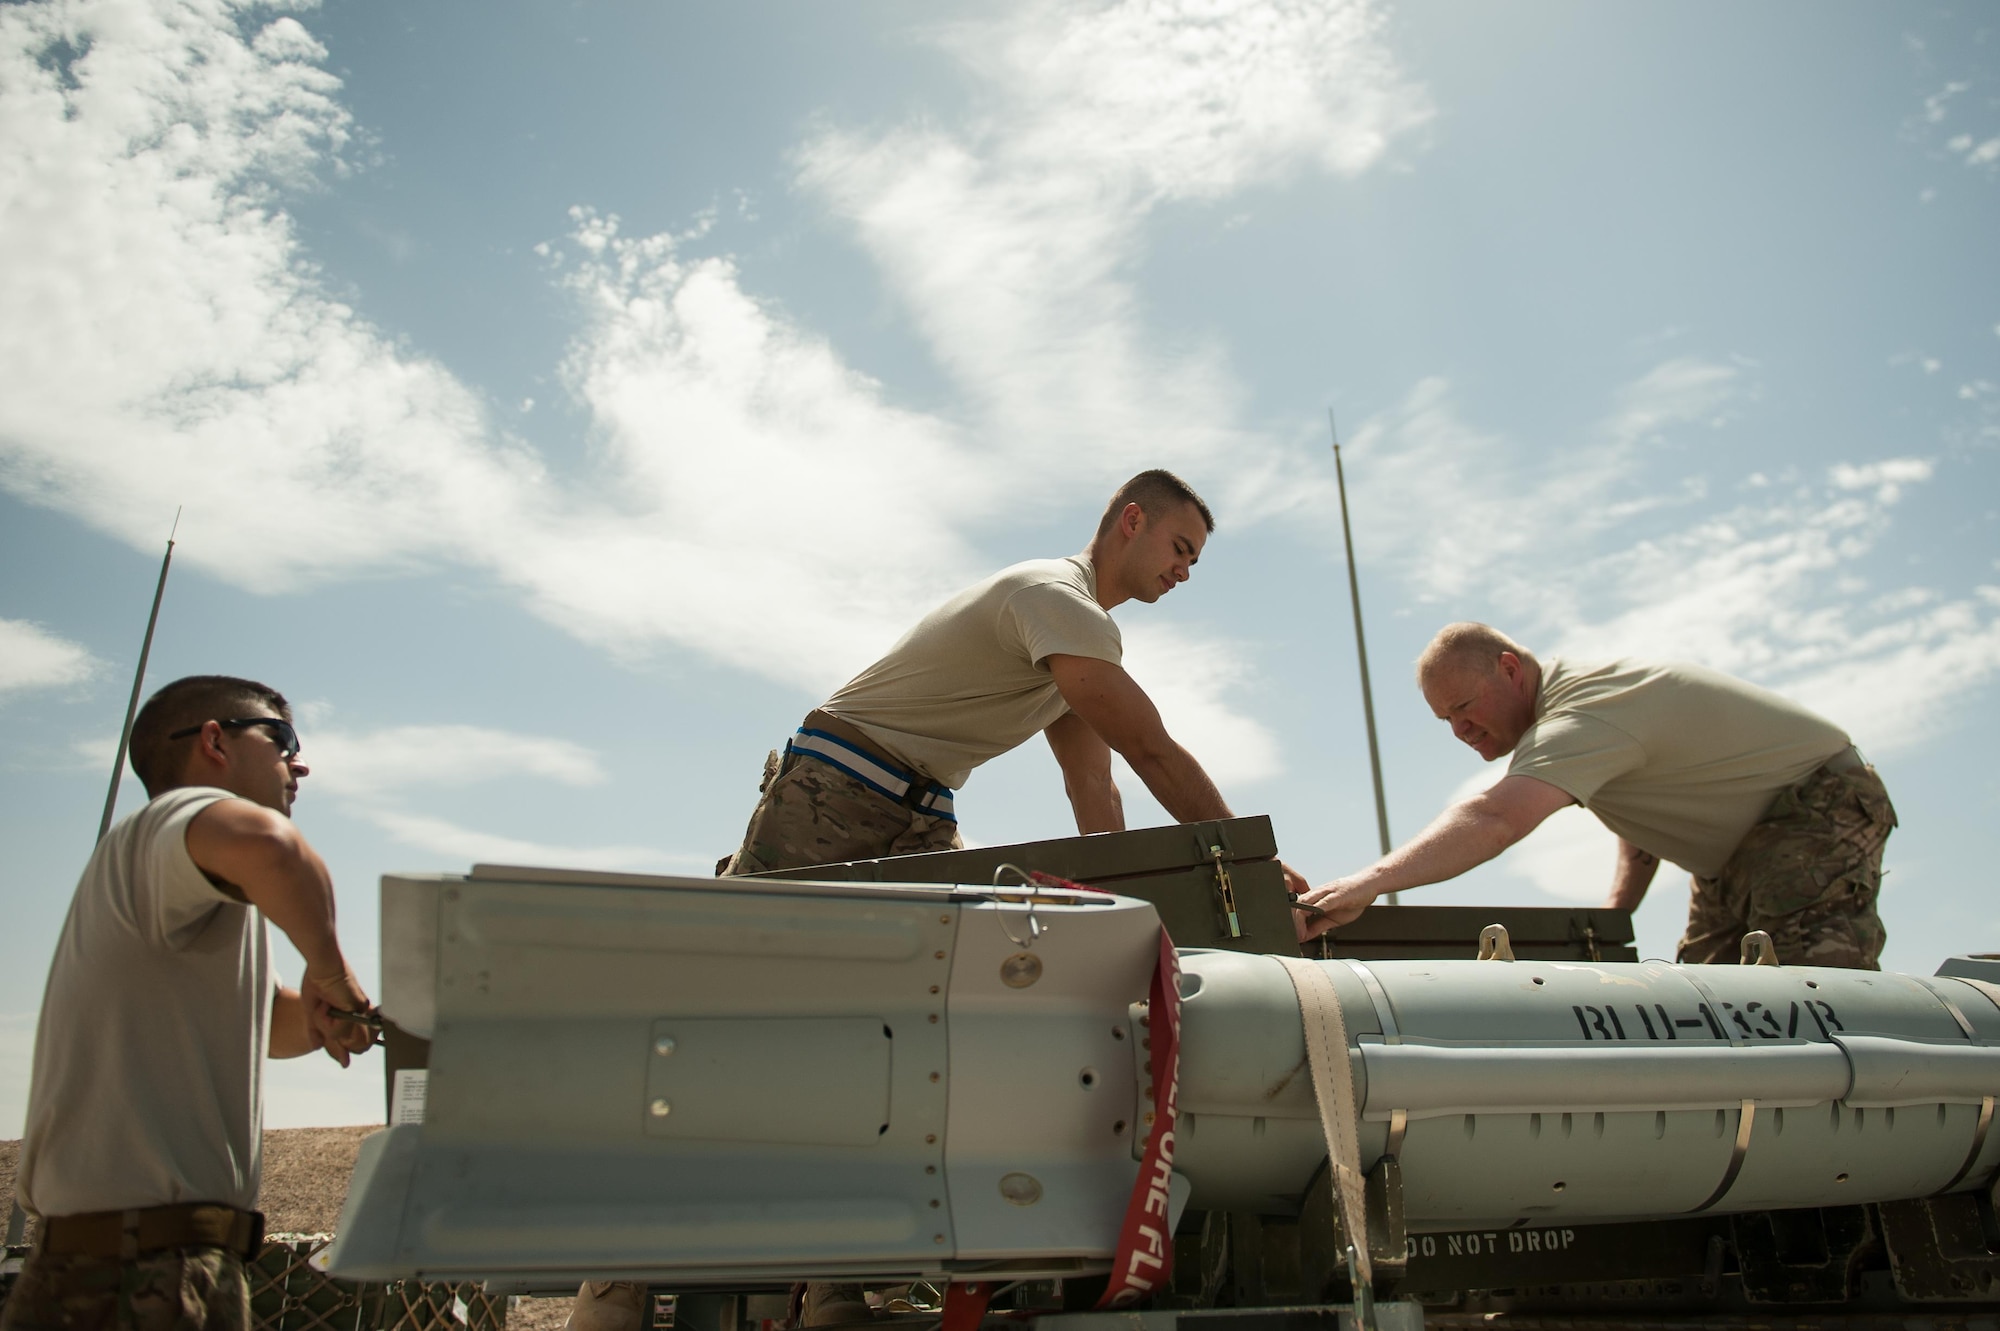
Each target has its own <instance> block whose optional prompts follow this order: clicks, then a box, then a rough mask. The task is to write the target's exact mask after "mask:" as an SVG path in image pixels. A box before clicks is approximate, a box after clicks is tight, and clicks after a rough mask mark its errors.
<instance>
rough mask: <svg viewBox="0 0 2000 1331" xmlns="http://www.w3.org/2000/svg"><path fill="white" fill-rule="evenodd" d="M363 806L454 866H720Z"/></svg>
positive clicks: (386, 827) (392, 831)
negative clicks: (513, 834) (526, 837)
mask: <svg viewBox="0 0 2000 1331" xmlns="http://www.w3.org/2000/svg"><path fill="white" fill-rule="evenodd" d="M359 812H360V813H361V814H362V816H363V817H365V818H367V819H368V821H370V822H372V823H374V824H375V825H376V826H377V827H379V828H381V829H382V830H383V831H385V832H387V833H388V834H389V835H390V836H392V837H394V838H395V839H396V840H398V841H400V842H402V843H403V844H404V845H406V846H411V847H414V848H415V849H418V850H422V851H427V852H429V853H431V854H433V855H438V856H442V857H443V858H444V860H445V861H446V862H448V863H450V864H452V865H454V866H456V865H460V864H466V865H470V864H525V865H538V866H550V865H555V866H560V867H563V868H568V869H644V868H658V867H660V866H661V865H662V864H663V863H669V864H675V865H678V866H680V867H682V868H688V867H698V868H700V869H702V870H703V871H704V872H708V871H712V870H713V868H714V865H713V863H712V862H703V863H701V864H699V865H696V864H694V863H693V861H692V859H691V858H690V857H687V856H670V855H665V854H663V853H661V852H660V851H658V850H655V849H653V848H652V847H650V846H604V845H597V844H594V843H593V844H591V845H587V846H563V845H553V844H550V843H547V842H540V841H524V840H522V839H520V838H518V837H510V836H502V835H500V834H499V833H497V832H481V831H478V830H476V829H474V828H469V827H461V826H459V825H458V824H456V823H453V822H449V821H447V820H445V819H443V818H427V817H425V816H423V815H422V814H414V813H404V812H402V811H400V810H394V809H379V808H371V809H365V810H360V811H359Z"/></svg>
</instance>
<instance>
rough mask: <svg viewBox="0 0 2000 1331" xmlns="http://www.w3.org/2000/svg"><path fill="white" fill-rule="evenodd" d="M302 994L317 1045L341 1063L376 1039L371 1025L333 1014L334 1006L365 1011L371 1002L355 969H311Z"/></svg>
mask: <svg viewBox="0 0 2000 1331" xmlns="http://www.w3.org/2000/svg"><path fill="white" fill-rule="evenodd" d="M299 998H300V1000H301V1001H302V1002H303V1003H304V1004H305V1009H306V1019H307V1021H308V1022H309V1023H310V1024H311V1027H312V1031H313V1035H314V1036H315V1038H316V1041H317V1043H316V1044H315V1045H314V1047H315V1048H324V1049H325V1050H326V1056H327V1057H328V1058H330V1059H332V1060H333V1061H334V1062H336V1063H338V1064H340V1066H342V1067H346V1066H347V1064H348V1060H349V1058H350V1056H352V1055H354V1054H358V1053H361V1052H362V1051H364V1050H366V1049H367V1048H368V1047H369V1046H371V1045H373V1044H374V1043H375V1032H374V1031H373V1030H371V1029H370V1028H369V1027H367V1026H363V1025H362V1024H361V1023H360V1022H358V1021H344V1020H342V1019H341V1018H339V1017H336V1016H334V1015H333V1009H334V1008H339V1009H341V1010H342V1011H345V1012H366V1011H367V1010H368V1009H369V1007H370V1006H371V1005H370V1003H369V1002H368V995H367V994H365V993H363V992H362V990H361V983H360V981H358V980H356V979H355V978H354V973H353V972H352V971H349V970H345V969H343V970H342V971H341V972H340V974H338V975H326V976H315V975H313V974H312V973H310V972H308V973H307V974H306V978H305V980H304V981H303V982H302V983H301V984H300V985H299Z"/></svg>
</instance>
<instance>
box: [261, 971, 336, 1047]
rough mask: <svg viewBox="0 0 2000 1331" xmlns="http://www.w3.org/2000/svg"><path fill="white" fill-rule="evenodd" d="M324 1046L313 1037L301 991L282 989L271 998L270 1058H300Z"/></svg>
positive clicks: (281, 987)
mask: <svg viewBox="0 0 2000 1331" xmlns="http://www.w3.org/2000/svg"><path fill="white" fill-rule="evenodd" d="M322 1043H323V1041H320V1040H317V1039H315V1038H314V1037H313V1026H312V1022H311V1020H310V1019H309V1018H308V1016H307V1013H306V1005H305V1002H304V1000H303V999H301V998H300V997H299V991H298V990H296V989H286V988H284V987H283V986H280V987H279V988H278V990H277V992H275V993H274V994H272V995H271V1041H270V1054H271V1057H272V1058H301V1057H303V1056H305V1055H306V1054H310V1053H311V1052H312V1051H313V1050H315V1049H318V1048H320V1047H321V1045H322Z"/></svg>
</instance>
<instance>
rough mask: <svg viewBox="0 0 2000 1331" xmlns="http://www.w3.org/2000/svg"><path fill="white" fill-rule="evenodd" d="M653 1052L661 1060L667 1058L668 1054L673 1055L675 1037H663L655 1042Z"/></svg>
mask: <svg viewBox="0 0 2000 1331" xmlns="http://www.w3.org/2000/svg"><path fill="white" fill-rule="evenodd" d="M653 1052H654V1053H656V1054H658V1055H659V1056H660V1057H661V1058H665V1057H666V1056H667V1055H668V1054H671V1053H673V1052H674V1037H673V1036H671V1035H662V1036H661V1037H660V1038H659V1039H657V1040H655V1041H653Z"/></svg>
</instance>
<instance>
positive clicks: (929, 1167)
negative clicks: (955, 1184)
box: [924, 1165, 937, 1174]
mask: <svg viewBox="0 0 2000 1331" xmlns="http://www.w3.org/2000/svg"><path fill="white" fill-rule="evenodd" d="M924 1172H925V1173H926V1174H935V1173H937V1166H936V1165H925V1166H924Z"/></svg>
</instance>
